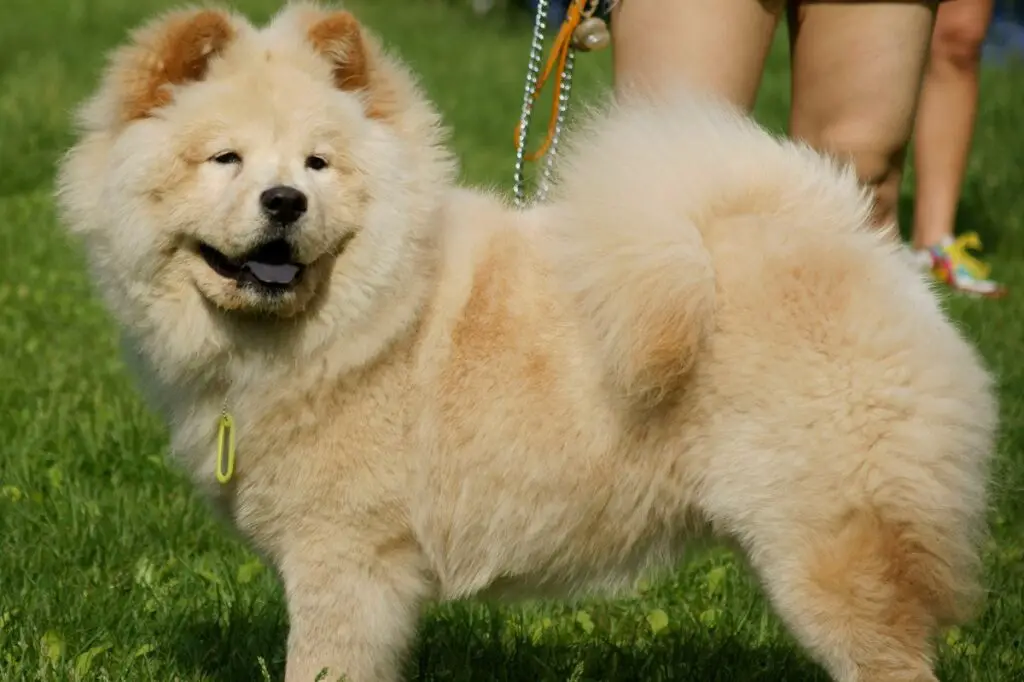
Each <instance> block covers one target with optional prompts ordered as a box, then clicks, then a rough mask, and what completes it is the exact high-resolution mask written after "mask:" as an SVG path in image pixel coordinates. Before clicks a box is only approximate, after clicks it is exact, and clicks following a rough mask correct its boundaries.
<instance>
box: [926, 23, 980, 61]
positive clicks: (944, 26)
mask: <svg viewBox="0 0 1024 682" xmlns="http://www.w3.org/2000/svg"><path fill="white" fill-rule="evenodd" d="M987 30H988V22H986V21H981V20H979V19H977V18H973V17H970V16H967V17H965V18H962V19H961V18H959V17H957V18H955V19H952V20H946V21H942V20H940V21H939V22H938V23H937V24H936V26H935V33H934V35H933V37H932V48H931V49H932V62H933V63H935V62H944V63H947V64H951V65H952V66H954V67H956V68H958V69H964V70H967V69H970V70H975V69H977V67H978V64H979V63H980V62H981V50H982V45H983V44H984V42H985V35H986V32H987Z"/></svg>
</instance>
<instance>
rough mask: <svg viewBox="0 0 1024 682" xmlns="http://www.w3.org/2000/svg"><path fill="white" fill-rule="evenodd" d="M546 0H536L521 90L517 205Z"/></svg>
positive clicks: (522, 188)
mask: <svg viewBox="0 0 1024 682" xmlns="http://www.w3.org/2000/svg"><path fill="white" fill-rule="evenodd" d="M547 15H548V0H537V16H536V17H535V18H534V21H533V42H532V43H531V44H530V61H529V63H528V64H527V67H526V86H525V88H524V91H523V109H522V113H521V114H520V116H519V140H518V141H517V142H518V144H517V145H516V169H515V176H514V180H513V189H514V194H515V196H514V201H515V205H516V206H517V207H522V206H523V205H524V204H525V203H526V179H525V177H524V176H523V171H524V168H525V165H526V137H527V133H529V130H530V117H531V115H532V114H533V93H534V91H535V90H536V89H537V78H538V76H539V75H540V64H541V58H542V57H543V55H544V34H545V33H546V32H547V29H548V22H547Z"/></svg>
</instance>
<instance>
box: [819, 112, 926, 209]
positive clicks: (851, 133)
mask: <svg viewBox="0 0 1024 682" xmlns="http://www.w3.org/2000/svg"><path fill="white" fill-rule="evenodd" d="M800 137H801V138H802V139H803V140H804V141H806V142H807V143H809V144H810V145H811V146H813V147H814V148H815V149H817V150H819V151H821V152H824V153H826V154H828V155H830V156H832V157H834V158H836V159H837V160H839V161H840V162H841V163H847V164H850V165H851V166H852V167H853V169H854V171H855V172H856V174H857V179H858V180H859V181H860V183H861V184H862V185H863V186H864V187H865V188H867V189H868V190H870V191H871V194H872V198H873V200H874V211H873V221H874V222H875V223H876V224H878V225H879V226H887V225H889V224H891V223H893V222H894V221H895V220H896V210H897V204H898V201H899V183H900V178H901V177H902V166H903V158H904V152H905V149H906V137H905V136H902V135H899V134H896V131H891V130H890V131H885V130H881V129H880V128H879V126H873V125H871V124H869V123H868V122H867V121H866V120H865V119H861V120H860V121H840V122H836V123H833V124H831V125H827V126H823V127H822V128H820V129H818V130H815V131H805V134H803V135H801V136H800Z"/></svg>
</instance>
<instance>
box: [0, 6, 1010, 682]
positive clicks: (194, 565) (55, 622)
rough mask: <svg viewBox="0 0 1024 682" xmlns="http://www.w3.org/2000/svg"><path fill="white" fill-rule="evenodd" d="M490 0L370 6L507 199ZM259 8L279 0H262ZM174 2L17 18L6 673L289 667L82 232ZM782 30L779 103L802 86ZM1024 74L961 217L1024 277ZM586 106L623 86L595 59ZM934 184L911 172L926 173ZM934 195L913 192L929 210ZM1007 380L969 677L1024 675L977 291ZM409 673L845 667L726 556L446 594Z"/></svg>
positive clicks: (9, 173)
mask: <svg viewBox="0 0 1024 682" xmlns="http://www.w3.org/2000/svg"><path fill="white" fill-rule="evenodd" d="M465 4H466V3H461V2H460V3H454V2H441V1H440V0H404V1H402V2H399V1H398V0H351V2H350V3H349V6H350V7H352V8H354V9H356V10H358V11H359V12H360V14H361V16H362V17H363V18H364V19H365V20H366V21H367V22H368V23H370V24H371V25H373V26H374V27H376V28H378V29H380V30H382V31H383V32H384V33H385V34H386V35H387V36H388V37H389V39H390V40H391V41H392V42H393V43H394V44H395V45H396V46H397V47H398V48H399V49H400V50H401V52H402V53H403V54H404V55H405V56H406V57H407V58H409V59H410V60H412V61H413V62H414V63H415V64H416V66H417V68H418V69H420V70H421V71H422V73H423V76H424V82H425V85H426V87H427V88H428V90H429V91H430V93H431V94H432V95H433V96H434V97H436V98H437V100H438V101H439V103H440V106H441V107H442V109H443V111H444V113H445V115H446V117H447V118H448V121H449V123H450V124H452V126H453V127H454V129H455V145H456V147H457V150H458V152H459V153H460V154H461V155H462V157H463V159H464V175H465V177H466V179H467V180H470V181H473V182H477V183H484V184H489V185H493V186H496V187H500V188H501V189H502V190H507V189H508V188H509V186H510V180H511V162H512V153H513V149H512V130H513V126H514V123H515V121H516V118H517V115H518V108H519V97H520V93H521V87H522V84H521V79H522V75H523V67H524V63H525V57H526V51H527V45H528V40H529V37H528V31H527V26H526V25H525V22H524V21H521V20H520V21H515V20H508V19H504V18H501V17H498V18H490V19H488V20H486V21H482V22H481V21H479V20H476V19H474V18H473V17H472V16H471V15H470V14H469V12H468V11H466V10H465V9H464V5H465ZM239 5H240V7H241V8H243V9H244V10H246V11H247V12H251V13H252V14H253V15H254V16H255V17H256V18H262V17H265V16H267V15H268V14H270V13H271V12H272V11H273V10H274V9H275V7H276V5H277V3H276V1H275V0H244V1H243V2H240V3H239ZM166 6H167V3H166V2H163V1H161V0H132V1H131V2H128V1H127V0H6V3H5V8H4V21H3V22H2V23H0V45H3V50H2V52H0V168H2V169H3V172H2V173H0V348H2V350H3V354H2V356H0V679H3V680H106V679H113V680H133V681H134V680H182V681H187V682H195V681H198V680H228V681H233V680H239V681H240V680H260V679H278V678H279V677H280V675H281V672H282V670H283V659H284V641H285V637H286V632H287V623H286V618H285V611H284V605H283V602H282V597H281V591H280V589H279V587H278V585H277V583H276V581H275V579H274V576H273V575H272V572H271V571H270V570H268V569H267V568H266V567H264V566H263V565H261V564H260V563H259V562H258V561H256V560H255V559H254V558H253V556H252V555H251V554H250V553H249V552H248V551H247V550H246V549H245V548H244V547H243V546H242V545H241V544H240V543H239V542H238V541H237V540H236V539H235V538H234V537H233V536H232V535H231V534H230V533H229V532H228V531H227V530H226V529H225V528H224V527H222V526H221V525H219V524H217V523H215V522H214V521H213V520H212V519H211V517H210V515H209V513H208V511H207V509H206V507H205V506H204V505H203V504H202V503H201V502H200V501H199V500H197V499H196V498H195V496H194V495H193V494H192V493H191V491H190V489H189V487H188V485H187V484H186V483H185V481H184V479H183V478H182V476H180V475H179V474H178V472H176V471H174V470H171V469H169V468H168V467H167V465H166V464H165V460H164V452H165V450H166V446H167V438H166V432H165V431H164V429H163V427H162V426H161V425H160V424H159V423H158V422H157V421H156V420H155V419H154V417H153V416H152V415H151V414H149V413H148V412H147V411H146V409H145V408H144V407H143V405H142V404H141V402H140V400H139V398H138V397H137V395H136V393H135V391H134V388H133V385H132V382H131V380H130V378H129V377H128V376H127V374H126V372H125V368H124V366H123V365H122V362H121V360H120V358H119V356H118V353H117V339H116V336H115V334H114V331H113V328H112V325H111V324H110V321H109V319H108V318H107V317H106V315H105V314H104V313H103V312H102V311H101V309H100V308H99V306H98V304H97V303H96V301H95V300H94V298H93V297H92V295H91V292H90V290H89V286H88V283H87V280H86V275H85V272H84V270H83V267H82V257H81V254H80V252H79V251H78V250H77V248H75V247H74V246H72V245H70V244H69V243H68V242H67V241H66V240H65V239H64V237H63V236H62V234H61V232H60V230H59V229H58V226H57V223H56V219H55V215H54V210H53V205H52V202H51V191H52V173H53V167H54V162H55V159H57V157H58V155H59V154H60V153H61V151H62V150H63V149H64V148H65V147H66V146H67V145H68V144H69V142H70V137H69V128H68V121H69V111H70V108H71V106H72V105H73V103H75V102H77V101H78V100H79V99H80V98H81V97H82V96H83V95H85V93H86V92H87V91H89V90H90V89H91V88H92V87H93V86H94V84H95V81H96V76H97V72H98V69H99V68H100V66H101V64H102V58H103V52H104V51H105V50H106V49H108V48H109V47H111V46H112V45H113V44H115V43H116V42H118V41H119V40H121V39H122V38H123V36H124V32H125V29H126V28H127V27H129V26H131V25H133V24H135V23H136V22H137V21H139V20H140V19H142V18H144V17H146V16H148V15H150V14H151V13H152V12H154V11H156V10H158V9H162V8H164V7H166ZM782 47H783V46H782V44H781V42H780V44H779V45H778V48H779V49H777V50H776V51H775V52H774V53H773V55H772V61H771V65H770V68H769V73H768V76H767V78H766V81H765V87H764V91H763V93H762V97H761V99H760V101H759V104H758V108H757V116H758V118H760V119H761V120H762V121H764V122H765V123H766V124H767V125H769V126H770V127H772V128H775V129H780V128H781V127H782V124H783V122H784V120H785V113H786V107H787V102H788V97H789V92H788V85H787V79H786V63H785V56H784V51H783V49H782ZM1022 83H1024V73H1022V71H1021V70H1020V69H1016V70H1012V69H1011V70H998V69H994V68H993V69H989V70H988V71H987V72H986V73H985V76H984V88H985V92H984V97H983V100H982V104H981V114H980V121H979V126H978V134H977V141H976V149H975V153H974V156H973V159H972V164H971V168H970V177H969V179H968V181H967V183H966V188H965V193H964V209H963V216H962V227H963V228H970V229H976V230H978V231H979V232H980V233H981V234H982V235H983V237H984V238H985V240H986V244H987V245H988V246H989V247H990V248H991V249H992V250H993V251H994V254H995V255H994V263H995V265H996V267H997V273H998V275H1000V276H1001V277H1003V278H1004V279H1005V280H1006V281H1007V282H1008V283H1009V285H1010V286H1011V287H1013V289H1014V290H1015V291H1017V292H1019V291H1020V290H1021V289H1024V195H1022V194H1021V193H1020V187H1021V179H1022V176H1021V170H1020V166H1019V165H1018V162H1019V160H1018V156H1017V154H1019V150H1020V149H1024V125H1022V123H1024V122H1022V121H1021V120H1020V116H1021V108H1020V106H1019V102H1020V101H1021V100H1020V86H1021V84H1022ZM576 84H577V89H576V94H577V101H578V102H580V101H584V100H586V99H588V98H592V97H593V96H596V95H598V94H600V93H601V92H602V91H603V89H605V88H606V87H607V85H608V84H609V59H608V55H607V54H598V55H592V56H583V57H581V59H580V61H579V67H578V76H577V80H576ZM908 187H909V184H908ZM909 206H910V204H909V196H908V197H907V205H906V207H905V208H909ZM949 306H950V309H951V311H952V313H953V315H954V316H955V317H956V319H957V320H958V321H959V322H960V323H961V324H962V326H963V328H964V329H965V330H966V332H967V333H968V334H969V335H970V337H971V338H972V339H973V340H974V341H976V342H977V343H978V344H979V346H980V348H981V349H982V351H983V353H984V355H985V357H986V358H987V359H988V361H989V362H990V364H991V366H992V367H993V369H995V370H996V371H997V372H998V374H999V377H1000V381H1001V391H1002V400H1003V402H1002V414H1003V432H1002V436H1001V440H1000V443H999V455H998V465H997V471H996V482H995V492H994V500H993V508H992V512H991V517H990V518H991V523H992V531H993V539H992V541H991V543H990V544H989V545H988V546H987V547H986V550H985V563H986V578H987V583H988V586H989V587H990V589H991V597H990V599H989V600H988V602H987V606H986V608H985V610H984V612H983V613H982V614H981V615H980V617H979V618H978V619H977V620H976V621H975V622H974V623H972V624H970V625H969V626H967V627H964V628H962V629H959V630H954V631H952V632H951V633H949V634H948V635H947V636H946V637H945V639H944V641H943V643H942V648H941V658H940V661H939V667H940V675H941V676H942V678H943V679H945V680H991V681H997V680H998V681H999V682H1006V681H1010V680H1014V679H1024V673H1021V672H1020V671H1022V670H1024V644H1022V640H1024V541H1022V533H1021V531H1022V530H1024V455H1022V452H1021V451H1022V445H1024V363H1021V362H1020V360H1019V358H1020V353H1021V339H1022V338H1024V299H1022V298H1021V297H1020V296H1019V295H1012V297H1011V298H1010V299H1008V300H1007V301H1005V302H1001V303H990V302H977V301H966V300H959V299H952V300H950V301H949ZM409 678H410V679H417V680H431V681H435V680H436V681H440V680H446V681H459V680H482V679H487V680H491V679H493V680H530V681H533V680H544V681H549V680H708V681H713V680H744V681H746V680H793V681H811V680H825V679H826V678H825V677H824V675H823V673H822V672H821V671H820V670H818V669H817V668H816V667H815V666H814V665H812V664H811V663H810V662H809V661H808V660H807V658H806V657H805V656H804V655H803V654H802V653H800V651H799V650H798V649H797V648H796V646H795V644H794V642H793V640H792V639H791V638H790V637H789V636H788V635H787V634H786V633H785V631H784V630H783V629H782V628H781V627H780V625H779V623H778V621H777V619H776V618H775V617H774V616H773V615H772V614H771V612H770V611H769V610H768V609H767V608H766V605H765V602H764V600H763V598H762V596H761V595H760V592H759V591H758V589H757V587H756V585H755V584H754V582H753V580H752V579H751V577H750V575H749V574H747V573H746V572H745V571H744V570H742V569H741V568H740V565H739V564H738V563H737V562H736V561H735V559H734V557H733V556H732V555H731V554H729V553H728V552H725V551H711V552H708V553H705V554H701V555H699V556H696V557H695V558H694V560H693V561H692V562H690V563H689V564H687V565H686V566H685V567H683V568H682V569H681V570H680V572H679V573H678V574H677V575H674V576H672V577H670V578H666V579H663V580H659V581H658V582H655V583H653V584H649V585H641V586H640V589H639V590H638V592H637V594H636V595H635V596H633V597H630V598H625V599H620V600H616V601H599V600H590V601H586V602H583V603H580V604H575V605H570V604H528V605H519V606H506V607H500V608H499V607H485V606H483V605H479V604H453V605H446V606H441V607H435V608H432V609H430V610H429V611H428V613H427V614H426V616H425V618H424V621H423V628H422V630H421V637H420V641H419V643H418V645H417V648H416V650H415V652H414V655H413V656H412V658H411V660H410V667H409Z"/></svg>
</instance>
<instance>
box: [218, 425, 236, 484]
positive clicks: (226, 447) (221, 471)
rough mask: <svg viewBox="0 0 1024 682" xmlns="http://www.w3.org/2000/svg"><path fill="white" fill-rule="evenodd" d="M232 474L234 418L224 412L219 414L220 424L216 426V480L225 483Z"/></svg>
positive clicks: (233, 466) (233, 464) (233, 463)
mask: <svg viewBox="0 0 1024 682" xmlns="http://www.w3.org/2000/svg"><path fill="white" fill-rule="evenodd" d="M225 459H226V460H227V461H225ZM234 474H235V420H234V418H232V416H231V415H230V414H228V413H227V412H225V413H224V414H222V415H221V416H220V424H219V426H218V428H217V480H218V481H220V482H221V483H227V482H228V481H230V480H231V477H232V476H233V475H234Z"/></svg>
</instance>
